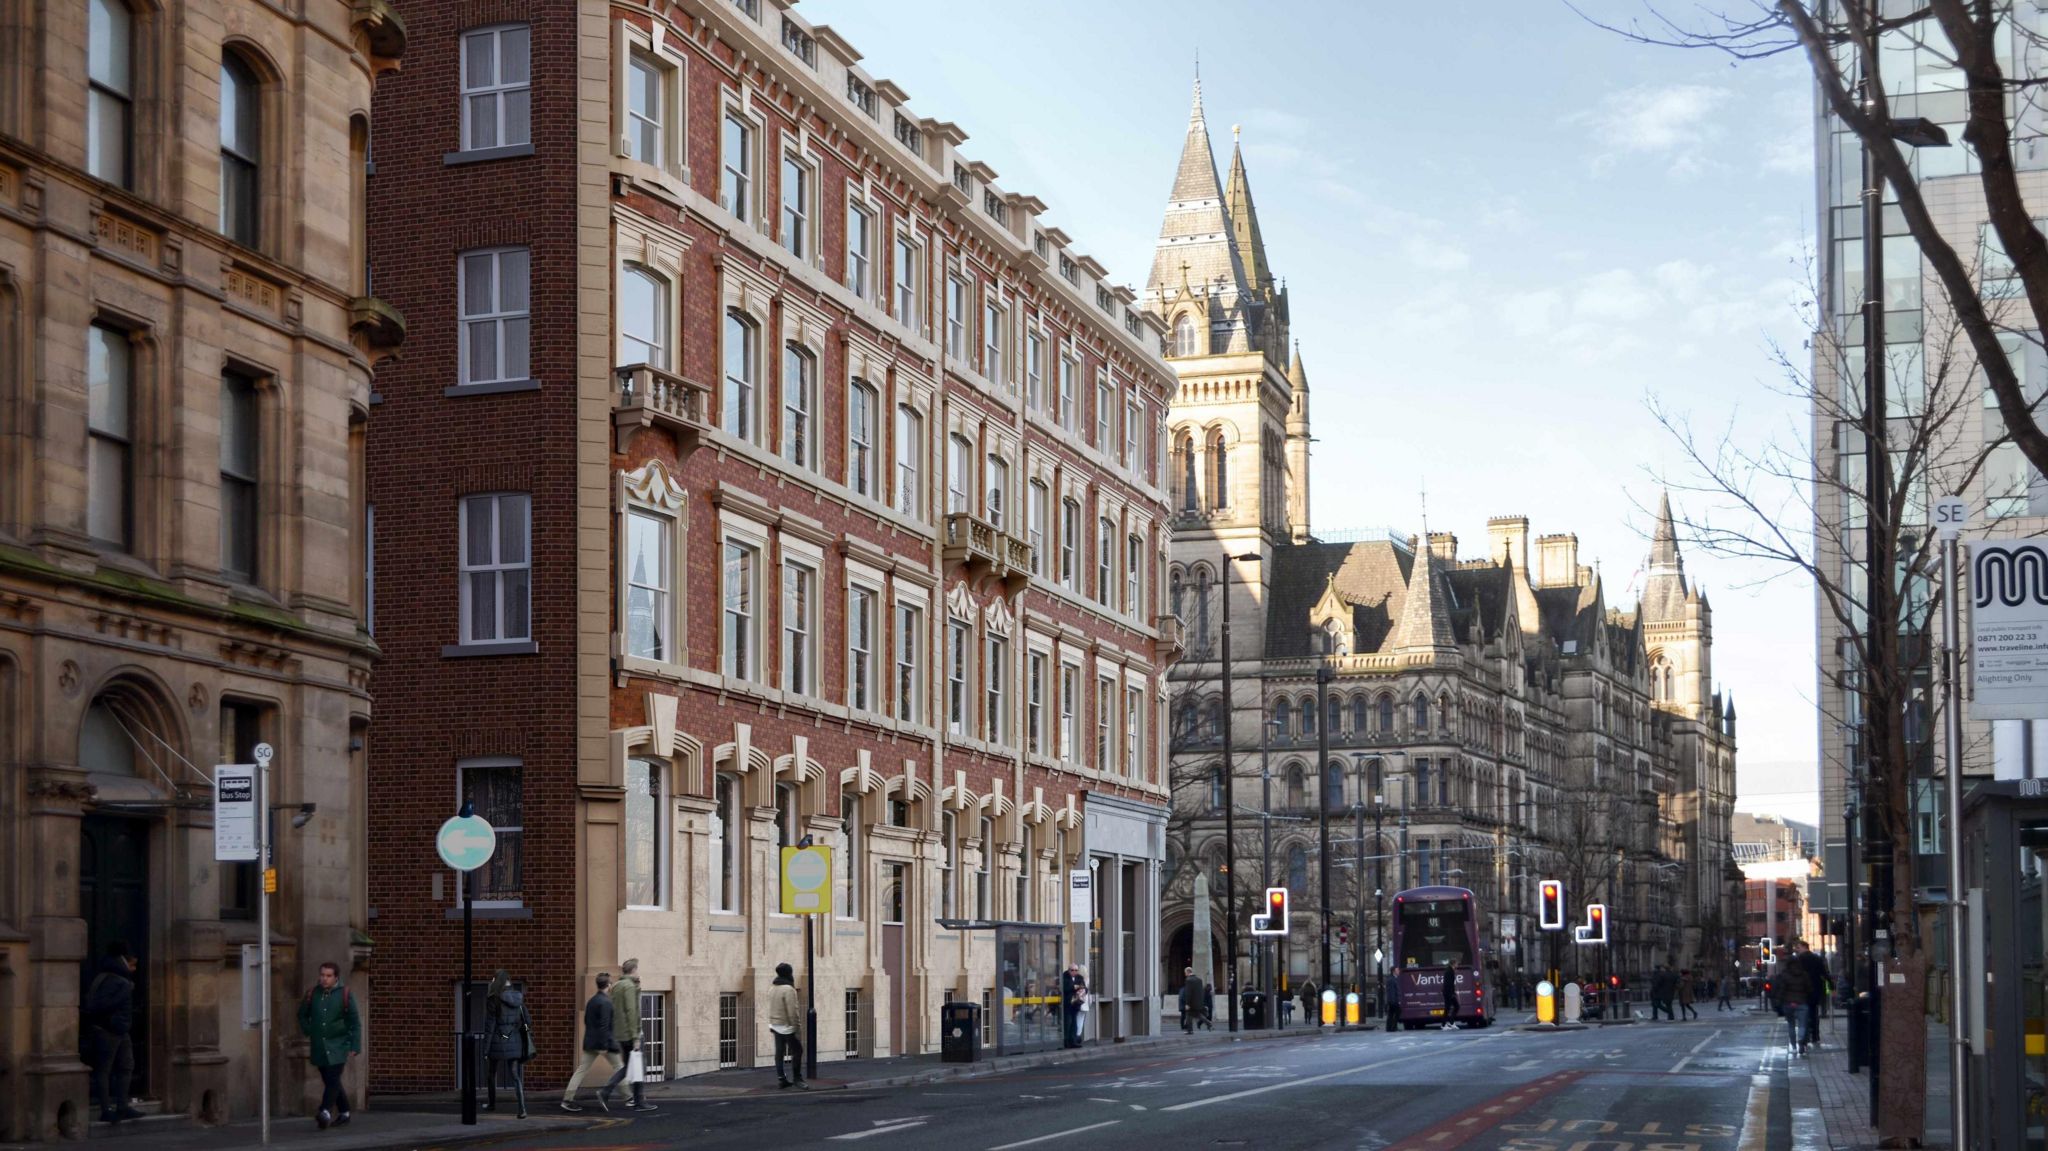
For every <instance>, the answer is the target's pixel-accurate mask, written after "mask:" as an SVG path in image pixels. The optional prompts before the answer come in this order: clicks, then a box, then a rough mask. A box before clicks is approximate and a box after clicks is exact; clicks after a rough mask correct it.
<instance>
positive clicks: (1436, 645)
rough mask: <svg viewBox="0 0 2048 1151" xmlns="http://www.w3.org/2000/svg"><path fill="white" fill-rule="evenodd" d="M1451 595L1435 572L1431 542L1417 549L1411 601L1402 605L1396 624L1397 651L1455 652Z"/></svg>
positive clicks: (1410, 587)
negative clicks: (1452, 632)
mask: <svg viewBox="0 0 2048 1151" xmlns="http://www.w3.org/2000/svg"><path fill="white" fill-rule="evenodd" d="M1450 601H1451V597H1450V593H1449V591H1448V590H1447V589H1446V588H1444V587H1443V586H1442V585H1441V583H1440V581H1439V579H1438V577H1437V572H1436V557H1435V555H1434V553H1433V552H1432V551H1431V550H1430V547H1429V541H1428V540H1427V539H1425V540H1423V541H1422V546H1421V547H1418V548H1417V549H1416V550H1415V567H1414V569H1413V570H1412V571H1410V572H1409V573H1408V600H1407V602H1406V603H1404V604H1402V605H1401V618H1400V620H1399V621H1398V622H1396V623H1395V624H1394V642H1393V644H1392V648H1393V650H1394V651H1395V652H1419V653H1436V654H1439V655H1454V654H1456V653H1457V650H1458V644H1457V640H1456V639H1455V638H1454V637H1453V636H1452V634H1451V602H1450Z"/></svg>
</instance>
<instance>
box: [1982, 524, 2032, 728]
mask: <svg viewBox="0 0 2048 1151" xmlns="http://www.w3.org/2000/svg"><path fill="white" fill-rule="evenodd" d="M1970 603H1971V605H1972V610H1971V612H1970V680H1971V683H1972V686H1973V687H1974V688H1975V692H1974V698H1973V699H1972V700H1971V701H1970V714H1971V715H1972V716H1973V717H1975V718H1977V719H2043V718H2048V549H2044V548H2042V546H2041V545H2040V544H2037V543H2030V542H2026V541H2022V540H1972V541H1970Z"/></svg>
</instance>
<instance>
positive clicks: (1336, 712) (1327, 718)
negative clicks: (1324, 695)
mask: <svg viewBox="0 0 2048 1151" xmlns="http://www.w3.org/2000/svg"><path fill="white" fill-rule="evenodd" d="M1325 711H1326V714H1325V715H1324V716H1323V723H1324V724H1325V725H1326V726H1328V727H1329V729H1330V735H1331V737H1332V738H1335V737H1336V735H1337V733H1338V732H1340V731H1343V730H1344V700H1343V699H1342V698H1340V697H1338V696H1334V695H1333V696H1331V697H1330V698H1329V700H1328V701H1327V703H1326V705H1325Z"/></svg>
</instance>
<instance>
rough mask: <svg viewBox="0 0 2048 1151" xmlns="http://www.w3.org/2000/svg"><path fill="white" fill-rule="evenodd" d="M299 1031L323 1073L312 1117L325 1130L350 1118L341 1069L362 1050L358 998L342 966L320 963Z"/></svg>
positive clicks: (301, 1010) (301, 1007) (302, 1008)
mask: <svg viewBox="0 0 2048 1151" xmlns="http://www.w3.org/2000/svg"><path fill="white" fill-rule="evenodd" d="M299 1031H300V1032H301V1033H303V1034H304V1035H305V1037H306V1055H307V1058H308V1059H310V1060H311V1061H312V1063H313V1067H314V1069H315V1070H317V1071H319V1072H320V1083H321V1090H320V1111H319V1113H318V1114H317V1115H315V1116H314V1117H313V1119H314V1122H316V1123H318V1124H319V1125H320V1127H321V1129H322V1130H325V1129H326V1128H327V1125H328V1124H329V1123H332V1124H334V1125H335V1126H336V1127H340V1126H343V1125H345V1124H346V1123H347V1122H348V1121H349V1106H348V1093H347V1092H346V1091H345V1090H343V1089H342V1086H341V1076H342V1072H344V1071H346V1070H348V1057H349V1056H351V1055H356V1054H359V1053H360V1052H361V1051H362V1049H363V1021H362V1019H361V1018H359V1017H358V1016H357V1015H356V1004H355V1000H354V999H353V998H351V997H350V995H349V993H348V988H346V987H344V986H342V985H341V968H339V967H337V966H335V965H334V964H332V963H323V964H321V965H320V985H319V986H318V987H315V988H313V989H312V990H311V991H308V992H306V998H305V999H304V1000H303V1001H301V1002H300V1004H299Z"/></svg>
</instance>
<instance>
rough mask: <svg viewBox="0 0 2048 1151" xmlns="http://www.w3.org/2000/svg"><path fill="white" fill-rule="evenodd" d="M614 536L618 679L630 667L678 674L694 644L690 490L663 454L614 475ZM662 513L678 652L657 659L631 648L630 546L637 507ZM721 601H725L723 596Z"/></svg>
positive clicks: (672, 638)
mask: <svg viewBox="0 0 2048 1151" xmlns="http://www.w3.org/2000/svg"><path fill="white" fill-rule="evenodd" d="M613 506H614V509H615V510H614V513H613V515H614V518H615V526H614V538H615V539H616V541H617V544H616V550H617V552H618V558H617V560H616V564H617V568H618V571H617V573H616V582H617V587H616V588H615V589H614V593H613V594H614V595H615V596H616V597H617V598H616V599H615V600H614V603H615V604H616V605H617V607H616V609H615V610H614V612H613V616H614V626H613V630H612V654H613V657H614V659H615V660H616V661H617V662H616V665H615V666H616V669H617V674H616V676H615V680H616V681H617V682H618V683H620V684H623V682H624V680H625V677H626V675H627V674H628V673H636V674H642V675H650V676H655V677H660V678H668V677H673V676H674V675H675V674H676V673H677V672H678V671H679V670H681V669H682V668H683V667H685V666H687V664H688V662H689V661H688V654H689V648H688V643H687V637H688V636H689V634H690V632H689V620H690V609H689V596H688V594H687V589H686V587H685V586H684V583H685V581H684V580H683V579H682V576H683V574H684V573H686V572H687V571H689V565H688V560H689V539H688V537H689V524H690V517H689V492H688V491H686V490H685V489H684V488H683V486H682V484H680V483H678V482H677V481H676V479H675V478H674V477H673V476H672V475H670V474H669V471H668V468H667V466H666V465H664V464H663V463H662V462H661V461H660V460H648V461H647V462H646V463H643V464H641V465H640V466H639V467H638V468H635V469H633V470H632V471H619V472H616V473H614V476H613ZM636 511H638V512H643V513H647V514H651V515H654V516H658V517H660V518H662V519H665V520H667V521H668V523H669V571H668V582H669V588H668V603H669V610H668V614H669V619H668V620H667V623H668V625H669V631H668V637H669V651H670V652H671V654H672V655H674V657H675V658H673V659H667V660H653V659H647V658H644V657H642V656H635V655H629V654H627V652H626V610H625V604H626V596H627V586H626V579H627V571H626V546H627V530H626V529H627V525H628V523H629V522H630V519H629V517H630V516H631V515H632V513H633V512H636ZM721 603H722V601H721Z"/></svg>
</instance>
